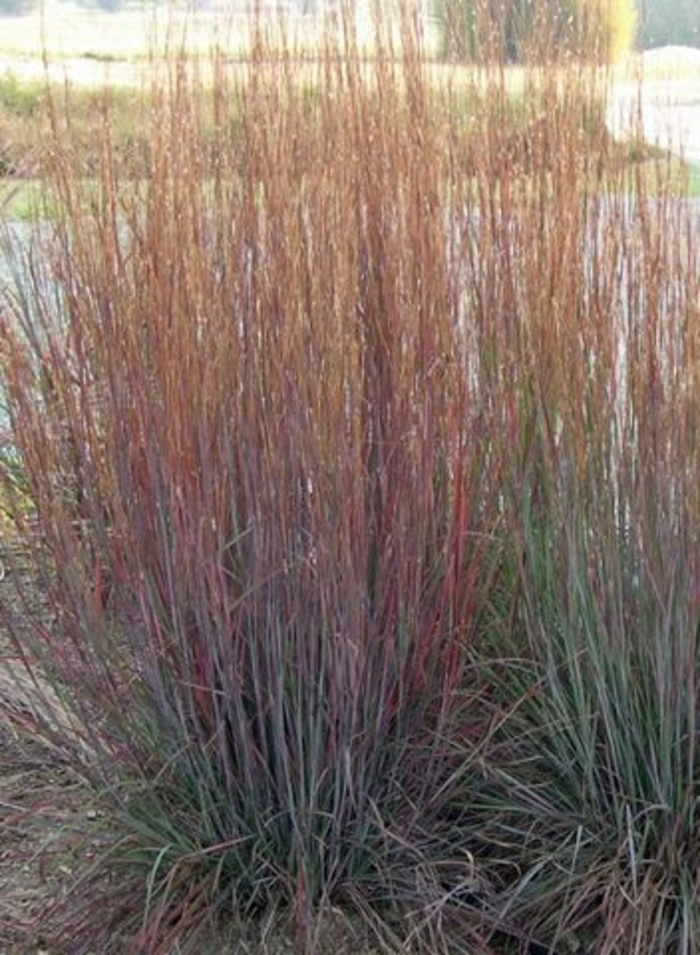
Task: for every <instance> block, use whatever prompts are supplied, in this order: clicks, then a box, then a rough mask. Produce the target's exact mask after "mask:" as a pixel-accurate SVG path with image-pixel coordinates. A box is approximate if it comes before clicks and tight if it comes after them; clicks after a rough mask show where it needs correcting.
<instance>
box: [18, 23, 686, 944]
mask: <svg viewBox="0 0 700 955" xmlns="http://www.w3.org/2000/svg"><path fill="white" fill-rule="evenodd" d="M411 23H412V21H411V20H410V19H409V18H407V19H406V21H405V23H404V25H403V30H402V31H401V32H400V35H399V36H398V37H397V34H396V32H395V31H394V32H393V33H392V32H389V31H387V32H384V31H383V30H382V28H381V25H380V24H378V26H377V44H378V48H377V49H376V51H375V52H374V54H373V56H372V58H369V59H368V58H367V56H366V54H365V53H364V52H363V53H362V55H360V52H359V51H358V49H357V47H356V41H355V33H354V31H353V30H351V29H350V24H349V20H348V19H347V18H343V19H342V21H341V25H340V31H341V32H340V34H339V36H338V37H336V39H335V40H332V39H331V37H330V36H329V37H328V40H327V43H326V45H325V46H324V47H323V48H322V50H321V51H320V53H319V56H318V57H317V58H314V59H310V58H308V57H305V58H303V59H302V58H301V57H298V56H297V55H296V54H295V51H294V49H293V46H292V45H291V44H289V45H287V46H285V45H284V44H282V45H280V43H279V38H277V39H276V40H275V43H274V45H273V44H272V43H271V42H270V41H266V40H265V37H264V36H263V35H262V34H261V35H260V37H259V42H258V43H257V44H256V45H255V46H254V49H253V52H252V53H251V57H250V60H249V61H246V62H243V63H236V64H233V65H232V64H230V63H226V62H225V61H224V60H223V59H221V58H218V57H217V56H216V55H215V54H213V55H212V57H211V60H210V62H209V63H207V64H204V63H202V61H198V62H194V63H193V62H189V61H188V60H187V58H186V57H184V56H182V55H173V56H172V57H171V58H170V59H169V60H168V62H167V64H165V68H163V69H161V70H160V71H159V72H158V74H157V76H155V77H154V80H153V88H152V89H150V90H148V93H147V108H148V109H149V110H150V111H151V121H150V127H149V129H148V131H147V135H146V136H145V138H144V139H140V142H142V143H143V149H142V151H141V152H140V157H141V160H140V161H142V162H143V163H144V164H145V171H146V174H145V175H141V172H142V171H143V170H142V169H141V167H139V174H138V176H135V177H134V178H131V179H128V178H127V177H126V176H125V169H124V167H123V166H121V165H120V164H119V162H118V153H117V152H116V151H115V148H114V141H113V138H112V126H111V122H110V107H109V101H108V99H106V100H105V106H104V110H103V112H102V116H101V127H100V129H101V136H100V150H99V157H100V162H99V175H98V177H97V178H96V179H95V180H91V181H85V179H84V178H83V175H82V172H83V171H82V167H81V166H80V165H79V164H77V163H76V160H75V154H74V153H73V152H72V151H71V148H70V147H71V143H70V141H69V139H67V138H66V136H67V135H68V134H67V132H66V128H67V127H66V126H65V125H64V124H63V123H62V122H61V121H60V117H58V116H54V117H53V118H54V124H53V129H54V136H53V138H52V140H51V143H50V149H47V159H48V160H50V162H49V163H48V166H49V172H48V173H47V184H46V190H47V203H48V209H50V210H51V211H52V218H51V220H50V221H46V222H44V223H43V224H42V225H41V227H39V228H38V229H37V231H36V239H35V242H34V243H33V244H31V245H30V246H28V247H27V246H26V245H25V247H24V248H17V247H15V250H14V254H13V257H12V259H13V262H12V268H13V272H14V275H15V278H14V281H13V282H10V283H7V284H6V286H5V288H4V290H3V293H2V331H3V336H4V337H3V347H2V352H1V353H0V354H1V357H2V376H3V385H4V389H5V393H6V398H7V404H8V409H9V414H10V419H11V420H10V427H11V435H12V441H13V447H14V449H15V451H14V452H13V456H12V471H11V472H10V470H8V468H5V472H6V473H5V488H6V494H7V495H8V500H10V508H9V509H10V512H11V514H12V523H13V532H14V533H15V534H16V535H17V536H18V537H19V539H21V540H22V541H23V542H24V545H25V548H27V549H28V550H29V552H30V555H31V557H32V560H33V570H34V577H35V578H36V579H37V580H38V581H39V583H40V585H41V595H42V598H43V606H42V607H41V612H38V610H37V609H36V607H35V601H34V600H33V594H32V593H31V592H29V590H28V585H27V577H26V575H24V576H23V577H22V578H21V579H20V580H18V583H19V591H20V593H19V598H20V602H19V604H18V603H17V602H16V601H12V602H10V603H8V604H6V605H5V606H4V608H3V610H4V617H5V619H6V621H7V622H8V623H9V625H10V626H11V628H12V633H11V635H12V637H13V640H14V648H15V650H14V652H15V656H16V657H17V658H18V661H19V663H21V665H22V666H24V668H25V670H28V672H29V673H30V675H32V676H34V677H36V679H35V681H34V684H33V685H34V691H35V695H36V694H38V695H39V697H40V698H41V699H42V703H43V708H42V707H41V706H38V707H37V706H35V707H34V710H33V711H32V713H31V718H32V720H33V721H34V723H35V725H36V731H37V732H41V735H42V736H43V737H44V738H45V739H47V740H49V741H50V742H51V743H52V744H53V746H54V748H58V749H59V750H60V752H61V753H62V754H63V756H64V758H65V760H66V761H67V763H68V764H69V765H70V766H71V767H72V768H73V769H74V771H76V772H78V773H79V774H80V775H81V776H82V777H84V778H85V779H86V780H87V782H88V784H89V785H90V786H91V787H92V790H93V791H94V792H95V793H98V794H99V800H98V802H99V806H100V812H101V813H102V815H100V816H99V820H100V822H99V839H98V840H97V848H95V846H94V845H93V846H92V848H91V853H92V854H93V855H94V856H95V857H96V858H95V863H94V869H93V870H91V871H90V872H89V873H82V874H81V878H80V879H78V881H77V883H76V887H75V889H74V891H73V892H70V893H68V895H67V898H65V899H64V900H62V901H61V904H59V905H57V906H55V907H54V908H52V909H51V910H50V911H49V912H48V913H47V917H46V919H45V921H44V923H43V925H42V929H41V930H42V938H44V939H45V940H46V941H47V945H53V946H54V947H60V946H61V945H63V946H64V947H65V946H66V945H68V946H69V950H70V951H71V953H75V955H80V953H87V952H88V951H104V952H110V951H113V952H122V951H125V952H144V953H170V952H176V951H192V952H205V953H206V951H207V945H208V943H207V942H206V937H207V934H206V933H207V932H209V931H210V930H211V928H212V926H215V927H217V926H218V927H219V928H221V926H223V925H225V924H226V923H227V922H232V921H233V922H235V921H236V920H239V921H240V922H242V923H244V924H245V925H246V926H247V927H248V928H250V926H255V925H257V926H259V929H260V934H261V935H263V936H265V935H266V933H267V929H266V926H268V925H269V923H270V921H271V919H272V918H273V917H280V918H284V919H286V920H287V921H288V922H289V924H290V926H291V927H292V932H293V935H294V945H295V948H296V951H298V952H299V953H307V952H314V951H320V950H322V949H323V946H324V945H325V946H326V947H327V946H328V944H329V939H328V937H326V936H325V935H324V926H325V927H326V929H325V931H330V934H331V941H330V944H335V943H334V941H333V938H334V936H333V932H332V928H333V925H332V923H333V920H334V919H335V920H336V921H337V919H338V918H339V916H338V913H339V912H343V913H345V916H348V913H354V915H355V916H359V918H360V920H361V921H363V922H364V923H365V925H366V926H367V928H368V931H369V933H370V935H371V937H372V939H373V940H374V941H375V942H376V943H377V944H383V946H384V950H387V951H392V952H398V951H402V952H403V951H406V952H410V951H426V952H431V953H432V952H436V951H446V952H447V951H460V952H469V953H474V952H501V951H504V952H507V951H513V950H518V949H520V950H523V951H527V950H528V946H530V947H529V950H530V951H538V950H539V951H557V952H559V951H562V952H565V953H566V952H575V951H581V950H587V951H595V952H610V953H613V952H619V953H628V952H630V951H634V952H640V953H642V952H649V953H652V952H658V951H661V950H664V951H672V950H673V951H676V950H677V951H680V952H684V953H685V952H687V953H690V952H692V950H693V944H694V942H693V940H694V938H695V937H697V935H698V930H699V929H700V926H698V925H697V908H698V905H697V898H698V875H697V873H698V864H697V848H696V842H697V838H696V834H697V819H696V816H695V812H696V810H695V806H696V802H697V790H698V770H697V755H696V745H695V740H696V735H697V734H696V731H697V724H696V720H697V712H698V707H697V696H696V694H697V691H696V675H697V638H698V623H699V619H700V601H699V597H698V593H699V592H698V586H699V583H698V582H699V581H700V568H699V567H698V543H699V542H698V530H697V528H698V526H699V525H698V517H699V514H698V493H699V492H698V489H697V482H696V480H695V476H696V474H697V471H698V460H697V457H698V446H697V416H698V410H697V409H698V408H699V407H700V402H699V401H698V399H699V397H700V396H699V395H698V387H699V384H700V382H699V380H698V368H700V363H699V362H698V355H699V350H698V344H699V342H698V336H699V335H700V321H699V319H700V315H699V314H698V311H699V308H700V304H699V303H700V288H699V287H698V275H699V274H700V271H699V270H698V250H697V239H696V228H697V223H695V222H694V221H693V219H692V210H691V208H690V207H689V206H687V205H686V204H685V202H684V201H683V200H682V198H679V197H678V196H674V195H673V194H672V192H671V190H670V183H671V169H670V167H669V166H665V165H664V162H663V160H662V159H660V160H658V161H657V166H656V170H655V177H656V178H655V179H654V177H653V176H651V175H648V174H647V173H642V172H641V171H640V173H639V175H638V176H637V177H636V179H632V180H631V179H630V177H629V176H628V175H627V173H626V171H624V170H622V169H621V168H620V165H619V161H618V156H619V154H618V153H617V152H616V150H615V148H614V147H613V146H612V145H611V143H610V141H609V137H608V135H607V134H606V131H605V129H604V128H603V126H602V124H601V122H600V116H601V115H602V114H603V110H602V109H601V107H600V96H601V94H602V93H603V92H604V90H602V89H601V85H600V84H601V80H600V76H599V74H592V73H589V72H588V71H586V70H584V69H582V68H577V67H573V68H572V69H571V70H570V71H569V70H565V69H563V68H560V67H558V68H557V69H556V70H555V69H554V68H551V69H541V68H540V67H539V66H537V65H536V66H535V67H533V68H532V69H531V70H530V69H528V70H525V72H524V74H519V78H520V80H521V81H522V80H523V76H524V81H523V82H524V85H521V88H520V94H519V98H518V99H517V101H516V102H514V101H513V94H512V90H511V89H510V88H509V86H508V82H509V80H508V71H507V70H506V69H505V68H504V67H503V66H502V65H500V66H495V67H493V68H487V69H484V70H480V71H479V73H474V74H473V75H471V74H470V76H468V77H465V76H464V75H463V74H460V75H459V76H457V74H455V76H454V77H452V76H446V74H445V72H444V70H440V71H439V72H436V73H431V71H430V66H429V64H428V63H427V62H426V61H425V59H424V58H423V56H422V53H421V44H420V39H421V38H420V36H417V35H416V34H415V33H413V32H412V26H411ZM465 85H466V86H467V89H466V92H465ZM523 89H524V90H525V94H524V95H523V92H522V90H523ZM53 109H54V111H57V110H58V107H57V106H55V105H54V107H53ZM131 171H132V172H133V169H132V170H131ZM630 183H631V187H630ZM650 184H654V192H653V195H652V194H651V192H650V189H651V185H650ZM18 477H19V478H21V480H19V481H18ZM13 482H14V483H13ZM13 488H14V489H15V491H14V494H15V500H14V506H12V493H13ZM17 488H21V495H22V496H21V501H20V499H19V497H17V493H18V492H17V491H16V489H17ZM20 504H21V506H20ZM18 606H19V607H20V608H23V610H24V614H21V613H19V614H18V613H17V607H18ZM13 608H14V609H13ZM25 682H26V680H25ZM46 687H48V688H50V690H49V689H46ZM42 688H45V689H42ZM59 711H60V712H59ZM23 720H24V723H23V729H25V730H26V725H27V720H28V717H27V715H26V713H23ZM329 924H330V925H331V928H330V929H329V928H328V926H329ZM350 924H353V925H354V922H352V921H351V923H350ZM241 944H242V945H243V944H244V942H241Z"/></svg>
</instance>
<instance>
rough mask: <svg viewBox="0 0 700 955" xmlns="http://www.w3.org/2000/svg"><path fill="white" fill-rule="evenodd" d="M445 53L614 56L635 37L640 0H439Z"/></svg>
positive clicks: (456, 56)
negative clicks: (503, 0)
mask: <svg viewBox="0 0 700 955" xmlns="http://www.w3.org/2000/svg"><path fill="white" fill-rule="evenodd" d="M435 15H436V17H437V19H438V23H439V25H440V30H441V36H442V54H443V56H444V57H445V58H447V59H451V60H458V61H467V62H473V61H477V62H478V61H488V60H496V61H507V62H522V61H524V60H528V59H533V60H535V61H537V60H550V59H564V58H568V57H574V58H583V59H585V60H595V61H599V60H603V61H610V60H615V59H617V58H619V56H620V55H622V54H623V53H625V52H626V51H627V50H629V48H630V46H631V43H632V40H633V38H634V30H635V6H634V0H622V2H617V3H613V2H609V0H547V2H545V3H538V4H535V3H532V2H531V0H508V2H506V3H502V2H500V0H436V3H435Z"/></svg>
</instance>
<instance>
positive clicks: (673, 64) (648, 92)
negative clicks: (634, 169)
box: [606, 47, 700, 166]
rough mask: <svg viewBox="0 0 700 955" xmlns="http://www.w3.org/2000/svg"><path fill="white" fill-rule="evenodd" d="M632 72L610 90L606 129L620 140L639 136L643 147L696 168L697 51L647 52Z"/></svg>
mask: <svg viewBox="0 0 700 955" xmlns="http://www.w3.org/2000/svg"><path fill="white" fill-rule="evenodd" d="M635 70H636V72H637V74H638V78H637V77H635V78H633V79H631V80H629V81H626V82H620V83H616V84H614V86H613V90H612V93H611V95H610V100H609V102H608V108H607V113H606V122H607V126H608V129H610V131H611V132H612V134H613V136H615V137H616V138H618V139H623V140H624V139H627V138H630V137H633V136H636V135H638V134H639V133H640V132H641V135H642V138H643V139H644V141H645V142H647V143H648V144H649V145H653V146H659V147H661V148H662V149H669V150H670V151H671V152H672V153H675V154H676V155H679V156H680V155H682V156H683V157H684V158H685V159H686V160H687V161H688V162H689V163H691V164H693V165H698V166H700V50H694V49H691V48H689V47H666V48H665V49H662V50H649V51H647V52H646V53H644V54H642V55H641V56H640V57H639V60H638V63H637V66H636V68H635ZM640 81H641V82H640Z"/></svg>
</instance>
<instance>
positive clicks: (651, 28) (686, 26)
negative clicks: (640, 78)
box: [638, 0, 700, 48]
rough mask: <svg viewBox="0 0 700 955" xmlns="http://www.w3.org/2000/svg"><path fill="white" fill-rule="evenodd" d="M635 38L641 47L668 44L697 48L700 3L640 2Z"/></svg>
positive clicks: (676, 0) (686, 0)
mask: <svg viewBox="0 0 700 955" xmlns="http://www.w3.org/2000/svg"><path fill="white" fill-rule="evenodd" d="M638 37H639V39H638V42H639V45H640V46H641V47H644V48H648V47H654V46H668V45H669V44H682V45H685V46H697V47H700V2H698V0H640V4H639V32H638Z"/></svg>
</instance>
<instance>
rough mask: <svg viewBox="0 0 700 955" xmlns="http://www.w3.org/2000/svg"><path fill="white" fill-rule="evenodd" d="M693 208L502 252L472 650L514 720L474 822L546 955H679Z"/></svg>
mask: <svg viewBox="0 0 700 955" xmlns="http://www.w3.org/2000/svg"><path fill="white" fill-rule="evenodd" d="M562 211H563V210H562ZM582 213H583V218H582V219H579V218H578V217H579V216H581V214H582ZM695 217H696V212H695V210H694V209H693V207H692V206H688V205H687V204H685V203H683V202H679V201H678V199H675V198H672V197H670V196H668V195H660V196H656V197H653V198H652V197H649V196H646V195H644V194H642V193H641V192H638V193H637V194H636V195H632V196H630V195H625V194H621V193H620V194H617V193H616V194H611V195H596V196H595V197H588V198H587V199H586V201H585V202H584V203H583V204H582V203H581V201H580V199H579V201H578V202H576V203H575V204H573V205H572V206H571V207H570V208H569V212H568V213H566V214H564V215H561V216H558V217H557V228H556V229H552V230H551V231H550V230H543V232H542V233H541V234H540V240H539V243H538V246H535V245H534V244H530V243H528V242H523V243H522V244H520V245H519V247H518V248H519V251H518V253H517V254H518V262H519V264H520V266H521V267H522V271H521V272H520V281H519V284H518V286H517V288H518V292H517V306H516V307H514V309H513V316H514V325H515V332H514V334H515V336H516V341H517V343H518V344H516V346H515V349H514V350H515V351H516V352H517V354H518V356H519V357H518V361H517V363H516V369H515V370H514V372H513V374H514V375H517V385H516V386H515V387H514V389H513V398H512V400H511V401H510V403H509V405H508V408H507V413H506V417H507V420H508V421H510V422H511V425H510V426H511V434H512V441H511V448H512V454H511V455H510V458H509V461H508V464H507V466H506V478H505V480H504V484H503V497H504V502H505V511H506V515H507V516H506V518H505V523H506V527H507V530H505V532H504V533H505V538H506V539H507V540H508V541H509V544H510V547H511V554H510V558H509V559H508V560H507V561H506V563H505V565H504V568H503V570H504V575H503V580H504V581H505V582H508V586H507V588H504V589H503V590H502V592H501V596H500V598H499V601H498V605H499V607H500V608H501V609H500V611H499V616H500V620H501V622H500V626H499V628H498V631H499V633H498V635H497V636H493V637H492V639H491V641H490V642H489V645H488V648H487V650H486V652H485V653H484V672H485V673H488V675H489V679H490V680H491V681H492V684H493V685H494V687H497V688H498V693H499V696H500V699H501V700H502V702H503V704H504V705H505V706H506V707H508V706H510V707H511V708H512V709H511V712H512V716H511V718H510V719H509V720H508V721H507V722H505V723H504V724H503V726H502V728H501V731H500V732H499V734H498V736H499V738H498V740H493V741H492V742H493V744H494V749H492V750H491V755H492V759H493V762H492V763H491V764H490V767H489V778H488V781H487V783H486V784H485V786H484V787H483V790H482V793H481V795H480V796H479V797H478V798H477V800H476V801H475V802H473V803H472V811H473V812H474V813H475V814H476V816H478V817H479V819H480V820H481V821H480V822H476V821H474V823H473V824H474V831H479V832H480V835H481V837H482V838H483V847H482V858H483V857H484V854H487V853H489V852H493V851H494V848H493V847H495V846H498V850H497V851H498V854H499V855H501V856H502V857H503V858H504V860H508V862H509V863H510V864H511V865H512V866H513V867H514V871H513V874H512V879H509V880H508V882H507V887H506V890H505V893H504V896H503V908H502V910H501V911H502V912H504V913H505V912H507V913H509V915H510V917H511V918H512V919H514V920H515V921H516V922H517V923H518V924H519V925H521V926H524V925H527V926H528V931H529V932H531V933H532V934H533V935H534V936H535V937H537V938H540V939H546V940H547V941H548V942H549V943H550V944H551V946H552V950H554V951H564V952H566V951H575V950H577V946H578V948H579V949H580V948H583V950H586V951H595V952H606V953H608V952H609V953H613V952H616V953H617V952H619V953H622V952H630V951H634V952H656V951H674V952H682V953H691V952H693V951H695V946H696V939H697V937H698V931H699V929H700V925H699V924H698V892H699V891H700V884H699V883H698V818H697V797H698V786H699V783H700V770H699V765H698V753H697V732H698V713H699V712H700V703H699V697H698V689H697V675H698V637H699V635H700V601H699V599H698V598H699V591H698V581H699V580H700V576H699V572H700V566H699V557H700V546H699V545H700V541H699V539H698V505H699V498H698V485H697V472H698V464H699V462H698V452H699V448H698V439H697V415H698V397H699V395H698V367H699V366H698V355H699V354H700V352H699V350H698V349H699V346H700V322H699V318H700V306H699V303H700V297H699V294H698V293H699V292H700V286H699V283H698V275H699V272H698V246H697V238H696V232H697V219H696V218H695ZM545 221H546V220H545ZM548 236H549V237H550V238H547V237H548ZM562 250H563V251H562ZM562 255H563V259H562V258H560V256H562ZM564 263H565V264H564ZM577 273H578V277H577ZM538 289H539V290H538Z"/></svg>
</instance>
